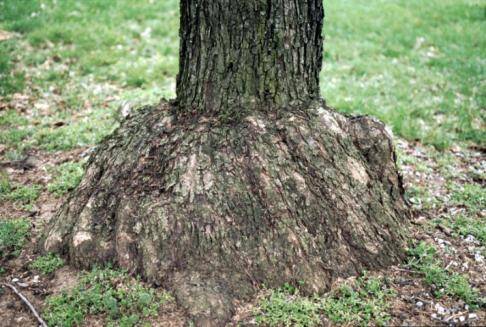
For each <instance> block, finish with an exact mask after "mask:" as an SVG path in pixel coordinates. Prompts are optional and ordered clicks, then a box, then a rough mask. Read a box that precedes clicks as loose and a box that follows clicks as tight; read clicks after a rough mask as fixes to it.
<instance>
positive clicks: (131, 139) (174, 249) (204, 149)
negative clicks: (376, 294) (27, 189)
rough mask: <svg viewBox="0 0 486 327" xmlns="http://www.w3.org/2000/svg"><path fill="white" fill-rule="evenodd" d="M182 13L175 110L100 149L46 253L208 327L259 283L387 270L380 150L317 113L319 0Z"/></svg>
mask: <svg viewBox="0 0 486 327" xmlns="http://www.w3.org/2000/svg"><path fill="white" fill-rule="evenodd" d="M181 9H182V13H181V16H182V18H181V21H182V32H181V35H182V41H181V42H182V46H181V63H180V65H181V68H180V74H179V77H178V85H177V92H178V98H177V101H175V102H174V103H171V104H169V103H165V102H164V103H161V104H160V105H159V106H155V107H145V108H142V109H140V110H138V111H136V112H135V113H134V114H133V115H132V116H130V117H128V119H127V120H126V121H124V122H123V123H122V125H121V127H120V128H119V129H118V130H117V131H116V132H115V133H114V134H113V135H112V136H110V137H109V138H107V139H106V140H104V141H103V142H102V143H101V145H100V146H99V147H98V149H97V150H96V151H95V153H94V154H93V155H92V157H91V159H90V161H89V163H88V167H87V171H86V174H85V176H84V178H83V180H82V182H81V184H80V185H79V187H78V188H77V189H76V191H75V192H73V194H71V196H70V198H69V199H68V201H67V202H66V203H65V204H64V205H63V207H62V208H61V209H60V211H59V212H58V213H57V215H56V216H55V217H54V218H53V219H52V220H51V222H50V223H49V225H48V226H47V228H46V229H45V232H44V235H43V237H42V241H41V247H42V249H43V250H44V251H51V252H58V253H62V254H64V255H66V256H67V257H68V258H69V260H70V262H71V263H73V264H75V265H77V266H80V267H91V266H93V265H95V264H104V263H106V262H113V263H115V264H116V265H118V266H120V267H123V268H126V269H128V270H129V271H130V272H133V273H137V274H141V275H143V276H144V277H145V278H146V279H148V280H150V281H152V282H154V283H156V284H162V285H164V286H165V287H167V288H169V289H170V290H172V291H173V292H174V294H175V296H176V298H177V300H178V301H179V303H180V304H181V305H182V306H183V307H184V308H185V309H186V310H187V312H188V315H190V316H191V317H194V318H195V322H196V323H197V324H198V325H208V326H218V325H223V324H224V323H225V322H226V321H228V320H229V319H230V317H231V315H232V310H233V303H234V301H236V300H245V299H249V298H251V296H252V295H253V294H254V293H255V291H256V290H257V289H258V287H259V286H260V285H261V284H262V283H264V284H265V285H267V286H269V287H277V286H280V285H282V284H283V283H286V282H288V283H298V282H300V281H303V282H304V284H303V285H301V288H302V289H303V291H307V292H308V293H312V292H323V291H325V290H327V289H328V287H329V285H330V283H331V282H332V281H333V280H334V279H335V278H337V277H344V276H350V275H355V274H358V273H360V272H361V271H362V270H364V269H367V270H369V269H376V268H381V267H385V266H387V265H390V264H393V263H396V262H398V261H399V259H400V257H401V256H402V248H403V247H402V245H403V240H404V237H403V233H404V232H403V226H404V225H405V219H406V217H407V208H406V205H405V203H404V201H403V190H402V188H401V181H400V177H399V175H398V173H397V169H396V165H395V156H394V151H393V146H392V141H391V138H390V136H389V135H388V133H387V132H386V130H385V128H384V126H383V124H381V123H380V122H378V121H376V120H373V119H371V118H368V117H355V118H347V117H344V116H342V115H340V114H338V113H336V112H334V111H332V110H331V109H329V108H327V107H326V106H325V104H324V101H323V100H320V99H319V88H318V85H319V82H318V74H319V70H320V61H321V56H322V39H321V36H320V29H321V25H322V16H323V14H322V6H321V2H320V0H308V1H284V0H274V1H272V0H268V1H257V0H255V1H250V0H248V1H230V0H213V1H204V0H193V1H189V0H183V1H182V7H181ZM228 118H231V119H229V120H231V123H230V122H229V121H228ZM299 284H300V283H299Z"/></svg>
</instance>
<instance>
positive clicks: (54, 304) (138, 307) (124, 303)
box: [44, 268, 172, 327]
mask: <svg viewBox="0 0 486 327" xmlns="http://www.w3.org/2000/svg"><path fill="white" fill-rule="evenodd" d="M171 300H172V298H171V296H170V295H169V294H168V293H165V292H157V291H155V290H154V289H151V288H147V287H145V286H143V285H142V284H141V283H140V282H139V281H138V280H134V279H132V278H130V277H129V276H128V275H127V274H126V273H125V272H121V271H117V270H113V269H111V268H103V269H100V268H95V269H93V270H92V271H91V272H89V273H87V274H86V275H85V276H84V277H83V278H82V279H81V280H80V282H79V283H78V285H77V286H76V287H75V288H73V289H72V290H71V291H69V292H64V293H62V294H61V295H54V296H50V297H48V298H47V301H46V303H47V304H46V308H45V310H44V316H45V318H46V320H47V322H48V323H49V325H53V326H63V327H68V326H76V325H80V324H81V323H82V322H83V320H84V318H85V316H86V315H88V314H90V315H103V316H106V319H107V323H108V325H117V326H135V325H136V324H138V323H140V322H142V321H143V320H144V319H145V318H148V317H153V316H155V315H156V314H157V312H158V310H159V307H160V305H163V304H164V303H166V302H167V301H171Z"/></svg>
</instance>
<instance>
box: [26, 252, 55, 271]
mask: <svg viewBox="0 0 486 327" xmlns="http://www.w3.org/2000/svg"><path fill="white" fill-rule="evenodd" d="M63 265H64V260H62V259H61V258H60V257H59V256H58V255H57V254H53V253H49V254H46V255H44V256H40V257H38V258H36V259H35V260H34V261H32V263H31V264H30V265H29V267H30V268H31V269H33V270H36V271H39V272H41V273H43V274H50V273H52V272H54V271H56V270H57V269H59V268H61V267H62V266H63Z"/></svg>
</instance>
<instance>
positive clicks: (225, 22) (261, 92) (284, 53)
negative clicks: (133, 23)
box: [177, 0, 324, 120]
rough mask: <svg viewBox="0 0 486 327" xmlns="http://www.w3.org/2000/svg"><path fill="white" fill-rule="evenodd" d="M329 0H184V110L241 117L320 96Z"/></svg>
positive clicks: (180, 94)
mask: <svg viewBox="0 0 486 327" xmlns="http://www.w3.org/2000/svg"><path fill="white" fill-rule="evenodd" d="M323 16H324V12H323V8H322V0H306V1H289V0H271V1H270V0H245V1H234V0H182V1H181V33H180V34H181V47H180V72H179V75H178V78H177V96H178V100H179V110H181V111H185V112H191V113H192V112H204V113H205V114H206V115H209V114H215V115H218V116H219V118H220V119H231V120H234V119H235V118H239V117H241V116H244V115H245V114H246V113H247V112H248V111H253V110H255V109H257V110H266V111H268V110H269V109H273V110H274V108H275V107H278V108H280V109H281V108H285V107H288V106H299V105H300V106H302V105H303V106H305V105H307V104H308V103H309V101H311V100H315V99H317V98H318V97H319V73H320V70H321V65H322V34H321V31H322V22H323Z"/></svg>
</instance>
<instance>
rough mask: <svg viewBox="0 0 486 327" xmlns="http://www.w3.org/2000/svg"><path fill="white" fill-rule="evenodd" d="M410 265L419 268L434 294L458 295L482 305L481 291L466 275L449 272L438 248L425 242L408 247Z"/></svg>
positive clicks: (471, 302) (465, 300)
mask: <svg viewBox="0 0 486 327" xmlns="http://www.w3.org/2000/svg"><path fill="white" fill-rule="evenodd" d="M408 255H409V262H408V267H410V268H411V269H414V270H417V271H419V272H420V273H422V274H423V276H424V281H425V283H426V284H427V285H430V286H431V287H432V290H433V294H434V296H436V297H438V298H440V297H442V296H444V295H449V296H453V297H457V298H459V299H461V300H463V301H464V302H466V303H467V304H469V305H470V306H472V307H478V306H479V305H482V304H483V303H484V301H485V299H482V298H481V297H480V295H479V292H478V291H477V290H476V289H474V288H472V287H471V285H470V284H469V281H468V279H467V277H466V276H464V275H462V274H459V273H456V272H449V271H447V270H445V269H444V268H443V267H442V262H441V260H440V259H439V258H438V253H437V249H436V248H435V247H433V246H432V245H429V244H427V243H425V242H420V243H419V244H418V245H416V246H415V247H412V248H410V249H408Z"/></svg>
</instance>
